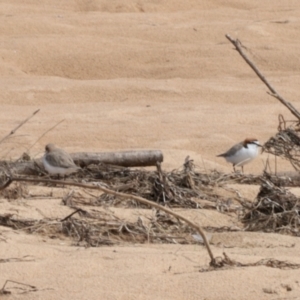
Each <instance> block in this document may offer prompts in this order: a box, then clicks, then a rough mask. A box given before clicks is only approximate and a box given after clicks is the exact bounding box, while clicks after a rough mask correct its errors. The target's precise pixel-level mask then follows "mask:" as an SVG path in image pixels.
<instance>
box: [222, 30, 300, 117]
mask: <svg viewBox="0 0 300 300" xmlns="http://www.w3.org/2000/svg"><path fill="white" fill-rule="evenodd" d="M225 36H226V38H227V39H228V40H229V41H230V42H231V43H232V44H233V45H234V46H235V48H236V50H237V51H238V52H239V54H240V55H241V56H242V57H243V59H244V60H245V61H246V63H247V64H248V65H249V66H250V67H251V68H252V70H253V71H254V72H255V73H256V75H257V76H258V77H259V78H260V79H261V81H262V82H263V83H264V84H265V85H266V86H267V87H268V89H269V90H270V91H271V93H269V94H270V95H271V96H273V97H275V98H276V99H278V100H279V101H280V102H281V103H282V104H283V105H284V106H285V107H287V108H288V109H289V110H290V112H291V113H292V114H293V115H294V116H295V117H296V118H297V119H298V120H300V113H299V112H298V110H297V109H296V108H295V107H294V106H293V105H292V104H291V103H290V102H287V101H286V100H285V99H284V98H282V97H281V96H280V95H279V94H278V93H277V91H276V90H275V89H274V88H273V87H272V86H271V84H270V83H269V82H268V81H267V79H266V78H265V77H264V76H263V75H262V73H261V72H260V71H259V70H258V68H257V67H256V66H255V64H254V63H253V62H252V61H251V60H250V59H249V58H248V57H247V56H246V54H245V53H244V52H243V50H242V47H241V42H240V41H239V40H238V39H237V40H233V39H232V38H231V37H230V36H229V35H228V34H226V35H225Z"/></svg>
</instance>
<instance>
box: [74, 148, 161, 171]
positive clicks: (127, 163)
mask: <svg viewBox="0 0 300 300" xmlns="http://www.w3.org/2000/svg"><path fill="white" fill-rule="evenodd" d="M70 155H71V157H72V158H73V160H74V162H75V163H76V164H77V165H79V166H81V167H83V166H88V165H91V164H98V163H105V164H109V165H116V166H122V167H147V166H155V165H156V163H157V162H162V161H163V154H162V152H161V151H160V150H134V151H120V152H102V153H101V152H100V153H94V152H92V153H88V152H79V153H71V154H70Z"/></svg>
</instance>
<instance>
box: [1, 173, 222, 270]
mask: <svg viewBox="0 0 300 300" xmlns="http://www.w3.org/2000/svg"><path fill="white" fill-rule="evenodd" d="M13 181H22V182H35V183H52V184H58V185H64V186H66V185H68V186H78V187H81V188H87V189H94V190H100V191H102V192H104V193H107V194H111V195H114V196H117V197H119V198H121V199H133V200H135V201H137V202H140V203H143V204H146V205H149V206H151V207H154V208H156V209H159V210H162V211H164V212H166V213H168V214H170V215H172V216H174V217H175V218H178V219H180V220H182V221H184V222H186V223H187V224H188V225H190V226H191V227H193V228H194V229H195V230H196V231H197V232H198V233H199V234H200V235H201V237H202V239H203V241H204V245H205V247H206V249H207V251H208V254H209V256H210V258H211V262H210V265H211V266H216V267H217V266H218V265H217V262H216V260H215V258H214V256H213V253H212V251H211V249H210V246H209V242H208V240H207V238H206V235H205V233H204V231H203V229H202V228H201V227H200V226H199V225H197V224H195V223H193V222H191V221H190V220H189V219H187V218H185V217H183V216H181V215H180V214H178V213H176V212H174V211H172V210H170V209H168V208H166V207H164V206H161V205H159V204H157V203H155V202H152V201H149V200H146V199H144V198H142V197H139V196H134V195H128V194H125V193H119V192H115V191H112V190H109V189H107V188H104V187H102V186H100V185H91V184H82V183H78V182H70V181H62V180H50V179H32V178H20V177H9V179H8V181H7V182H6V183H5V184H4V185H3V186H1V187H0V190H2V189H4V188H6V187H7V186H9V185H10V184H11V183H12V182H13Z"/></svg>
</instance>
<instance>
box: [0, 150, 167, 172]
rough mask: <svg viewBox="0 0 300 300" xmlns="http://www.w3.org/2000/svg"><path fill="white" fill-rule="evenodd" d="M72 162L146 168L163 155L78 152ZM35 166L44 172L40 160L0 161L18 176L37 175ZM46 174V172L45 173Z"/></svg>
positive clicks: (0, 164) (153, 153)
mask: <svg viewBox="0 0 300 300" xmlns="http://www.w3.org/2000/svg"><path fill="white" fill-rule="evenodd" d="M70 155H71V157H72V158H73V160H74V162H75V163H76V164H77V165H79V166H81V167H87V166H89V165H91V164H99V163H104V164H109V165H115V166H122V167H146V166H155V165H156V163H157V162H162V161H163V154H162V152H161V151H160V150H135V151H120V152H102V153H101V152H91V153H88V152H79V153H71V154H70ZM35 164H37V165H38V166H39V167H40V168H41V170H42V171H44V167H43V163H42V159H41V158H38V159H35V160H34V161H26V162H7V161H0V167H2V168H4V169H6V170H7V171H8V172H9V173H12V174H19V175H38V173H39V172H38V171H37V169H38V168H36V167H35ZM45 172H46V171H45Z"/></svg>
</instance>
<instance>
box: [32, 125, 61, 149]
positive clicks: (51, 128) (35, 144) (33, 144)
mask: <svg viewBox="0 0 300 300" xmlns="http://www.w3.org/2000/svg"><path fill="white" fill-rule="evenodd" d="M64 120H65V119H63V120H61V121H59V122H58V123H56V124H55V125H54V126H52V127H51V128H49V129H48V130H46V131H45V132H44V133H43V134H42V135H41V136H40V137H39V138H38V139H37V140H36V141H35V142H34V143H33V144H32V145H31V146H30V147H29V148H28V150H30V149H31V148H32V147H33V146H34V145H36V143H37V142H38V141H39V140H40V139H41V138H42V137H44V136H45V135H46V134H47V133H48V132H49V131H51V130H52V129H54V128H55V127H57V126H58V125H59V124H60V123H62V122H63V121H64Z"/></svg>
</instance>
